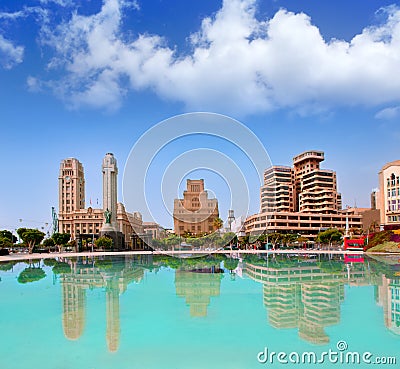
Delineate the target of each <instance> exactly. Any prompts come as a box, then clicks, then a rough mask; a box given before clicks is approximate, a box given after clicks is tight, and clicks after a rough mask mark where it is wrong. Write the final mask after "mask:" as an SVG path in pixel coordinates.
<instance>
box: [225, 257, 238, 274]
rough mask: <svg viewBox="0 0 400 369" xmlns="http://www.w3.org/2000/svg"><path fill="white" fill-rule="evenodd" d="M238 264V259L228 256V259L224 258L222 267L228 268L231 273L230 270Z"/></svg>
mask: <svg viewBox="0 0 400 369" xmlns="http://www.w3.org/2000/svg"><path fill="white" fill-rule="evenodd" d="M238 264H239V260H238V259H233V258H228V259H225V260H224V267H225V268H226V269H228V270H229V271H230V272H231V273H232V270H234V269H236V267H237V266H238Z"/></svg>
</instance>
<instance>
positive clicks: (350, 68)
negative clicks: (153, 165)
mask: <svg viewBox="0 0 400 369" xmlns="http://www.w3.org/2000/svg"><path fill="white" fill-rule="evenodd" d="M129 4H130V5H132V4H135V3H134V2H133V3H132V2H127V1H123V0H104V1H103V6H102V8H101V10H100V12H99V13H97V14H94V15H90V16H84V15H80V14H78V13H77V12H76V11H75V12H74V13H73V14H72V16H71V19H69V20H68V21H67V22H64V23H62V24H59V25H58V26H57V27H44V28H43V29H42V42H43V44H45V45H47V46H50V47H51V48H52V50H54V57H53V58H52V60H51V62H50V63H49V68H50V69H56V70H58V71H60V70H61V71H62V72H63V73H64V77H63V78H61V79H59V80H53V81H52V82H51V83H52V86H53V87H54V89H55V91H57V93H58V94H59V95H60V96H62V98H64V99H65V100H66V101H68V102H70V103H72V104H73V105H74V106H80V105H82V104H84V105H89V106H93V107H103V106H106V107H110V106H112V107H114V108H115V107H118V106H119V104H120V103H121V101H122V100H123V99H124V96H125V95H126V93H127V92H128V91H130V90H140V89H151V90H152V91H154V92H155V93H156V94H158V95H159V96H161V97H163V98H165V99H170V100H173V101H180V102H183V103H184V104H185V105H186V107H187V108H188V109H199V110H202V109H204V110H215V111H220V112H225V113H237V114H248V113H258V112H263V111H269V110H273V109H279V108H291V109H295V110H298V111H299V110H302V111H306V112H315V111H321V110H329V109H330V108H332V107H335V106H353V105H362V106H378V105H380V106H382V104H393V102H397V101H400V73H398V70H399V67H400V8H398V7H396V6H391V7H388V8H385V9H383V10H381V13H383V15H384V21H383V22H382V23H381V24H379V25H375V26H370V27H366V28H364V29H363V30H362V32H361V33H359V34H358V35H356V36H354V37H353V39H352V40H351V41H349V42H347V41H343V40H336V39H331V40H325V39H324V38H323V37H322V35H321V33H320V31H319V29H318V27H317V26H315V25H314V24H313V23H312V20H311V19H310V17H309V16H308V15H306V14H304V13H293V12H290V11H287V10H285V9H281V10H279V11H278V12H277V13H276V14H275V15H273V17H272V18H270V19H261V20H260V19H257V17H256V2H255V0H225V1H224V2H223V5H222V8H221V9H220V10H219V11H218V12H217V13H216V14H214V15H212V16H210V17H207V18H205V19H204V20H203V21H202V24H201V29H200V30H199V31H198V32H196V33H195V34H192V35H188V36H189V37H188V40H189V43H190V45H189V48H190V52H186V53H185V54H179V53H178V52H177V51H176V49H175V48H174V47H172V46H169V45H168V44H167V40H165V39H164V38H163V37H161V36H159V35H148V34H142V35H138V36H137V37H135V38H134V39H126V38H125V37H124V35H123V34H122V30H121V29H122V22H123V15H124V10H125V9H126V7H127V6H129Z"/></svg>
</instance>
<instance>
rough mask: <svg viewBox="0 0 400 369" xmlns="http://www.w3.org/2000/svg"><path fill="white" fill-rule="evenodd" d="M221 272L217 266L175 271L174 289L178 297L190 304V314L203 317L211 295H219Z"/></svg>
mask: <svg viewBox="0 0 400 369" xmlns="http://www.w3.org/2000/svg"><path fill="white" fill-rule="evenodd" d="M221 272H223V271H222V270H221V269H220V268H219V266H217V265H216V266H214V267H212V268H202V269H193V270H189V271H188V270H177V271H176V272H175V289H176V295H177V296H178V297H183V298H185V301H186V304H188V305H189V306H190V316H192V317H205V316H206V315H207V307H208V305H209V304H210V300H211V297H215V296H219V292H220V287H221V278H222V274H221Z"/></svg>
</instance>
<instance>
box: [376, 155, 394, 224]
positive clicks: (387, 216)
mask: <svg viewBox="0 0 400 369" xmlns="http://www.w3.org/2000/svg"><path fill="white" fill-rule="evenodd" d="M377 195H378V196H377V197H378V201H377V206H378V208H379V209H380V214H381V219H380V220H381V225H382V226H384V227H385V228H400V160H396V161H392V162H390V163H387V164H385V165H384V166H383V167H382V169H381V171H380V172H379V191H378V192H377Z"/></svg>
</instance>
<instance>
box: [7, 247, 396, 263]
mask: <svg viewBox="0 0 400 369" xmlns="http://www.w3.org/2000/svg"><path fill="white" fill-rule="evenodd" d="M210 254H225V255H226V254H229V255H232V256H236V255H244V254H253V255H254V254H259V255H272V254H289V255H304V256H305V255H318V254H326V255H346V254H351V255H354V254H358V255H363V254H365V253H364V252H363V251H341V250H232V251H231V250H216V251H206V252H205V251H161V250H154V251H124V252H121V251H104V252H103V251H96V252H61V253H58V252H54V253H43V254H38V253H34V254H27V253H20V254H10V255H5V256H0V262H1V261H15V260H21V261H23V260H31V259H52V258H53V259H54V258H59V257H62V258H71V257H79V256H81V257H82V256H84V257H93V256H94V257H96V256H118V255H170V256H177V257H180V256H185V257H188V256H189V255H190V256H194V257H197V256H199V257H200V256H203V255H204V256H205V255H210ZM369 254H376V255H394V253H381V252H380V253H369Z"/></svg>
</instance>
